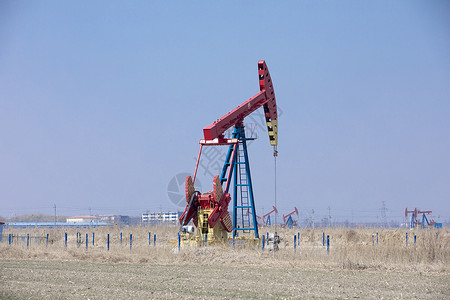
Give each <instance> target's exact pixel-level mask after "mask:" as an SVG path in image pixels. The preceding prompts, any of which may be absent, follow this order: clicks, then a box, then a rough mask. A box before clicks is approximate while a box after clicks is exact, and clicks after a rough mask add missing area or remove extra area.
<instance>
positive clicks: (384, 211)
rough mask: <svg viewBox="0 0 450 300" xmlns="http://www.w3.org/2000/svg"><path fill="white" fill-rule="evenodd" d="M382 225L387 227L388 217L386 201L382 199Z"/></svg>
mask: <svg viewBox="0 0 450 300" xmlns="http://www.w3.org/2000/svg"><path fill="white" fill-rule="evenodd" d="M380 211H381V226H382V227H387V217H386V211H387V208H386V202H385V201H381V209H380Z"/></svg>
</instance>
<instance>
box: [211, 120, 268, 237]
mask: <svg viewBox="0 0 450 300" xmlns="http://www.w3.org/2000/svg"><path fill="white" fill-rule="evenodd" d="M232 136H233V138H237V139H238V141H239V143H238V144H237V145H236V151H235V153H234V156H235V157H234V159H232V153H233V148H234V146H230V148H229V150H228V154H227V156H226V160H225V164H224V166H223V169H222V174H221V176H220V179H221V183H222V184H223V183H224V182H225V181H226V180H227V178H228V177H227V171H228V172H232V173H234V174H232V175H233V216H232V218H233V236H237V235H238V232H239V231H241V232H243V233H250V232H251V231H254V232H255V238H259V234H258V222H257V219H256V208H255V201H254V197H253V187H252V179H251V174H250V164H249V160H248V152H247V140H253V139H254V138H246V136H245V127H244V125H243V124H241V125H236V126H235V128H234V131H233V135H232ZM230 180H231V179H230ZM249 211H250V212H251V214H249V213H248V212H249Z"/></svg>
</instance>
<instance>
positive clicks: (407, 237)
mask: <svg viewBox="0 0 450 300" xmlns="http://www.w3.org/2000/svg"><path fill="white" fill-rule="evenodd" d="M406 246H408V233H406Z"/></svg>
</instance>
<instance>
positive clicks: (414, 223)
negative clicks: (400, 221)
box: [405, 208, 436, 228]
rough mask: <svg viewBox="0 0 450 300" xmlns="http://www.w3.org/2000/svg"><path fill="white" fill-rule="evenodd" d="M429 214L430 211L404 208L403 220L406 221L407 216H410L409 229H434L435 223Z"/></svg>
mask: <svg viewBox="0 0 450 300" xmlns="http://www.w3.org/2000/svg"><path fill="white" fill-rule="evenodd" d="M431 213H432V211H431V210H418V209H417V208H415V209H414V210H408V208H405V220H406V221H408V214H411V221H410V224H409V226H410V228H416V227H421V228H425V227H426V226H430V227H434V226H435V224H436V222H435V221H434V220H433V219H432V218H431V217H430V216H431ZM420 215H422V221H420V217H419V216H420ZM427 216H428V217H427ZM428 218H429V219H428Z"/></svg>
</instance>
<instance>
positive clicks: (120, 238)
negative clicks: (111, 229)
mask: <svg viewBox="0 0 450 300" xmlns="http://www.w3.org/2000/svg"><path fill="white" fill-rule="evenodd" d="M120 244H121V245H122V232H121V233H120Z"/></svg>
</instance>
